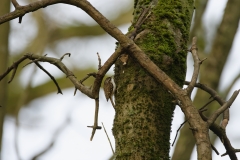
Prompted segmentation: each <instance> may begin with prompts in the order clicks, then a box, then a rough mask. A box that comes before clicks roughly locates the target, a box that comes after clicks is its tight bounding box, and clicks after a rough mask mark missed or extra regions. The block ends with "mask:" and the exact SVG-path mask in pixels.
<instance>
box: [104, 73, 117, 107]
mask: <svg viewBox="0 0 240 160" xmlns="http://www.w3.org/2000/svg"><path fill="white" fill-rule="evenodd" d="M115 89H116V84H115V82H114V78H113V76H112V77H107V78H106V79H105V81H104V85H103V90H104V93H105V97H106V99H107V101H108V100H109V99H110V101H111V103H112V106H113V108H115V105H114V103H113V95H114V92H115Z"/></svg>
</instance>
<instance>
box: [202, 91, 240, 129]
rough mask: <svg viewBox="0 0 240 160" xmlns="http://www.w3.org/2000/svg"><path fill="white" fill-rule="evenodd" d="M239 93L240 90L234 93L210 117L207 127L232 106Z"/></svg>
mask: <svg viewBox="0 0 240 160" xmlns="http://www.w3.org/2000/svg"><path fill="white" fill-rule="evenodd" d="M239 91H240V90H237V91H235V92H234V93H233V95H232V96H231V98H230V99H229V100H228V101H227V102H226V103H224V104H223V105H222V107H220V108H219V109H218V110H216V111H215V112H214V113H213V114H212V115H211V117H210V118H209V119H208V121H207V122H208V124H209V125H211V124H212V123H213V122H214V121H215V120H216V119H217V117H218V116H219V115H220V114H221V113H223V112H224V111H225V110H226V109H227V108H229V107H230V106H231V105H232V103H233V102H234V100H235V99H236V98H237V96H238V93H239Z"/></svg>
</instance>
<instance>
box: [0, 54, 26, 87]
mask: <svg viewBox="0 0 240 160" xmlns="http://www.w3.org/2000/svg"><path fill="white" fill-rule="evenodd" d="M27 58H28V57H27V56H23V57H22V58H20V59H19V60H18V61H16V62H14V63H13V64H12V65H11V66H10V67H8V69H7V70H6V72H4V73H3V74H2V75H0V81H1V80H2V79H3V78H4V77H5V76H6V75H8V73H9V72H11V71H12V70H13V73H12V76H11V78H10V80H9V81H8V83H10V82H11V81H12V80H13V78H14V76H15V73H16V71H17V68H18V65H19V64H20V63H21V62H23V61H24V60H25V59H27Z"/></svg>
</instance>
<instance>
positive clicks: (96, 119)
mask: <svg viewBox="0 0 240 160" xmlns="http://www.w3.org/2000/svg"><path fill="white" fill-rule="evenodd" d="M98 110H99V99H95V115H94V125H93V126H87V127H90V128H92V129H93V130H92V135H91V138H90V141H92V139H93V136H94V134H95V132H96V130H97V129H102V127H101V126H98Z"/></svg>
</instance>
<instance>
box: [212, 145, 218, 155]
mask: <svg viewBox="0 0 240 160" xmlns="http://www.w3.org/2000/svg"><path fill="white" fill-rule="evenodd" d="M211 147H212V149H213V150H214V152H215V153H216V154H217V155H219V152H218V150H217V149H216V148H215V147H214V146H213V145H212V144H211Z"/></svg>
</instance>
